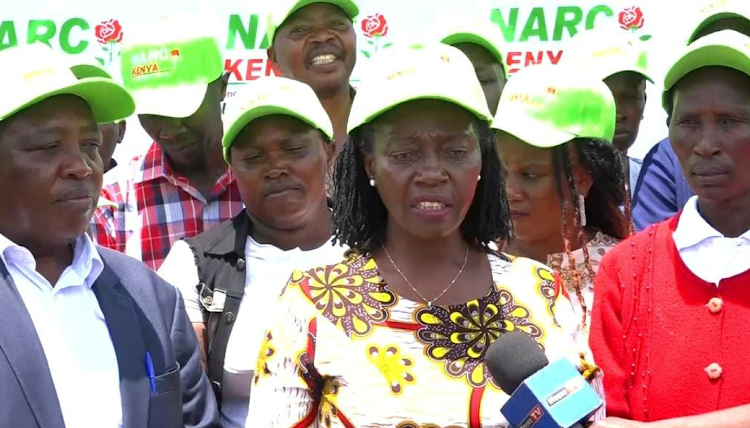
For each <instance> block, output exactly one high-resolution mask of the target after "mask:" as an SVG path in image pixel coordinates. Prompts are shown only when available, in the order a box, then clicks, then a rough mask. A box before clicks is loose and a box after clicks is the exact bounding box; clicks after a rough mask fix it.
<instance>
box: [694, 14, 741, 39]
mask: <svg viewBox="0 0 750 428" xmlns="http://www.w3.org/2000/svg"><path fill="white" fill-rule="evenodd" d="M728 18H740V19H744V20H746V21H748V22H750V19H748V18H747V17H746V16H744V15H743V14H742V13H740V12H731V11H727V12H721V13H717V14H714V15H711V16H708V17H706V19H704V20H703V21H701V22H700V23H699V24H698V25H696V26H695V29H694V30H693V32H692V34H690V37H689V38H688V41H687V44H691V43H693V42H695V41H696V40H697V39H698V33H700V32H701V31H703V29H704V28H706V27H707V26H709V25H711V24H713V23H714V22H716V21H718V20H720V19H728Z"/></svg>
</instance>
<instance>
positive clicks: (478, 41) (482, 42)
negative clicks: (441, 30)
mask: <svg viewBox="0 0 750 428" xmlns="http://www.w3.org/2000/svg"><path fill="white" fill-rule="evenodd" d="M441 42H442V43H445V44H446V45H451V46H455V45H457V44H459V43H471V44H475V45H478V46H481V47H483V48H485V49H487V50H488V51H489V52H490V54H492V56H493V57H495V60H497V62H499V63H500V65H501V66H502V67H503V73H505V74H506V76H507V74H508V72H507V70H506V68H507V67H505V58H503V54H502V52H500V50H499V49H498V48H497V47H496V46H494V45H493V44H492V43H491V42H490V41H489V40H487V39H486V38H485V37H483V36H481V35H479V34H475V33H470V32H457V33H454V34H450V35H448V36H446V37H444V38H443V40H441Z"/></svg>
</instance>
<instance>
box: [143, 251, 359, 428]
mask: <svg viewBox="0 0 750 428" xmlns="http://www.w3.org/2000/svg"><path fill="white" fill-rule="evenodd" d="M345 251H346V248H345V247H342V246H339V245H337V246H334V245H333V243H332V242H330V241H329V242H327V243H326V244H324V245H322V246H320V247H318V248H315V249H313V250H309V251H302V250H300V249H299V248H295V249H293V250H289V251H283V250H281V249H279V248H277V247H274V246H273V245H268V244H259V243H257V242H256V241H255V240H254V239H252V238H250V237H248V238H247V243H246V244H245V261H246V268H245V272H246V276H245V294H244V295H243V297H242V302H241V303H240V309H239V311H237V319H236V320H235V324H234V327H233V329H232V334H231V335H230V336H229V343H228V344H227V353H226V356H225V357H224V379H223V384H222V402H221V415H220V416H221V426H222V427H224V428H244V426H245V419H247V409H248V403H249V401H250V388H251V386H252V378H253V374H254V370H255V365H256V360H257V357H258V353H259V352H260V345H261V341H262V337H263V333H264V332H265V331H266V328H267V327H268V325H267V324H268V322H269V320H270V319H271V318H272V314H273V313H274V312H275V308H276V305H275V303H276V300H277V299H278V297H279V295H280V294H281V291H282V290H283V288H284V286H285V285H286V283H287V281H288V280H289V278H290V276H291V274H292V272H293V271H294V270H295V269H309V268H312V267H315V266H320V265H326V264H332V263H337V262H340V261H341V260H343V258H344V252H345ZM158 273H159V276H161V277H162V278H163V279H164V280H166V281H167V282H169V283H171V284H172V285H174V286H175V287H177V288H178V289H179V290H180V292H181V293H182V297H183V298H184V299H185V308H186V310H187V314H188V317H189V318H190V321H191V322H193V323H203V314H202V313H201V302H200V297H199V295H198V290H197V289H196V284H198V282H200V281H199V279H198V268H197V266H196V265H195V257H194V256H193V252H192V250H191V249H190V246H189V245H188V244H187V243H186V242H185V241H178V242H175V244H174V246H172V249H171V250H170V252H169V255H168V256H167V258H166V259H165V260H164V263H163V264H162V265H161V267H160V268H159V272H158Z"/></svg>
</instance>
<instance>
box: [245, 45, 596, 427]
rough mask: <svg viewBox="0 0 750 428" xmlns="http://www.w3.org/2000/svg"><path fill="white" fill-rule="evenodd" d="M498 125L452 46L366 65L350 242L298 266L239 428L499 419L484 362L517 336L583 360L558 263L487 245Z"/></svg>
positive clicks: (344, 173) (472, 423) (495, 423)
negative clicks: (319, 262) (344, 252)
mask: <svg viewBox="0 0 750 428" xmlns="http://www.w3.org/2000/svg"><path fill="white" fill-rule="evenodd" d="M490 120H491V116H490V113H489V111H488V108H487V103H486V102H485V100H484V95H483V92H482V87H481V85H480V84H479V81H478V80H477V78H476V76H475V74H474V69H473V67H472V65H471V63H470V62H469V60H468V59H467V58H466V56H465V55H464V54H463V53H461V52H460V51H458V50H457V49H455V48H452V47H450V46H447V45H442V44H435V45H412V46H409V47H394V48H391V49H389V50H387V51H384V52H382V53H381V54H379V56H378V58H377V59H374V60H373V61H372V63H371V68H370V70H369V71H368V75H366V76H364V78H363V80H362V83H361V86H360V88H359V91H358V94H357V98H356V99H355V101H354V105H353V107H352V112H351V116H350V119H349V126H348V127H349V131H350V141H349V142H348V143H347V144H346V145H345V147H344V149H343V152H342V153H341V155H340V156H339V159H338V164H337V177H336V179H335V183H336V185H335V188H334V201H335V202H334V204H335V205H334V231H335V236H336V238H337V239H338V240H339V241H341V242H342V243H344V244H347V245H348V246H349V247H350V248H352V251H351V253H350V254H349V256H348V257H347V258H346V260H344V261H342V262H341V263H338V264H334V265H328V266H322V267H318V268H313V269H310V270H305V271H297V272H295V273H294V274H293V275H292V278H291V279H290V281H289V283H288V284H287V286H286V289H285V291H284V293H283V294H282V296H281V300H280V303H279V305H278V306H277V307H278V308H279V311H278V314H277V316H276V318H275V319H274V320H273V321H271V322H270V324H269V325H270V328H269V329H268V331H267V332H266V333H265V337H264V343H263V345H262V347H261V356H260V357H259V359H258V366H257V368H256V371H255V377H254V379H253V382H254V384H253V394H252V397H251V399H250V407H249V411H248V419H247V424H246V426H248V427H252V428H256V427H257V428H261V427H262V428H290V427H325V428H329V427H331V428H333V427H336V428H343V427H347V428H365V427H380V426H382V427H386V426H387V427H397V428H419V427H428V426H429V427H432V426H438V427H480V426H481V427H484V428H493V427H503V426H506V425H507V422H506V421H505V420H504V418H503V417H502V415H501V414H500V412H499V409H500V407H501V406H502V404H503V403H504V402H505V401H506V400H507V399H508V395H507V394H506V392H508V393H510V392H512V391H506V392H504V391H502V390H500V389H499V388H498V387H497V386H496V385H495V383H494V381H493V380H492V379H491V378H490V375H489V372H488V370H487V368H486V367H485V365H484V356H485V353H486V351H487V349H488V348H489V346H490V344H491V343H492V342H493V341H494V340H495V339H496V338H498V337H499V336H500V335H502V334H504V333H506V332H509V331H515V330H518V331H522V332H524V333H526V334H528V335H529V336H531V337H532V338H534V339H536V340H537V341H538V342H539V344H540V345H541V346H542V347H543V348H544V350H545V352H546V353H547V355H548V357H549V358H550V359H554V358H560V357H566V358H568V359H569V360H570V361H571V362H573V363H575V364H576V365H578V366H583V365H584V363H585V361H583V360H582V355H587V354H588V349H587V345H586V343H585V339H584V335H583V334H582V330H581V326H580V323H579V322H578V321H579V319H578V318H577V317H576V316H575V314H574V312H573V309H572V306H571V303H570V301H568V300H567V298H566V297H564V293H563V292H562V291H561V290H560V288H561V287H560V284H559V283H558V282H557V281H556V280H555V277H554V275H553V274H552V272H551V271H550V270H549V269H548V268H546V267H544V266H543V265H541V264H539V263H537V262H535V261H532V260H530V259H524V258H517V259H514V261H513V262H511V261H510V259H509V258H507V257H506V256H504V255H501V254H498V253H495V252H493V251H492V250H491V249H490V247H489V244H490V243H491V242H494V241H496V240H503V239H506V238H508V237H509V235H510V218H509V213H508V203H507V199H506V196H505V190H504V189H505V186H504V183H503V179H502V170H501V166H500V160H499V158H498V155H497V150H496V148H495V139H494V138H493V135H492V132H491V131H490V129H489V126H488V124H489V122H490ZM586 366H587V367H588V365H586ZM590 377H593V382H594V383H595V386H598V385H599V384H600V380H599V378H598V377H596V376H595V375H592V376H590Z"/></svg>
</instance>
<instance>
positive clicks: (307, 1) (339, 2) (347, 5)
mask: <svg viewBox="0 0 750 428" xmlns="http://www.w3.org/2000/svg"><path fill="white" fill-rule="evenodd" d="M315 3H328V4H332V5H334V6H338V7H340V8H341V9H343V11H344V12H345V13H346V15H347V16H348V17H349V18H351V19H354V18H356V17H357V15H359V8H358V7H357V5H356V3H354V2H353V1H351V0H300V1H298V2H297V3H296V4H295V5H294V7H293V8H292V9H290V10H289V13H287V14H286V16H285V17H284V19H283V20H282V21H281V24H283V23H284V21H286V20H287V18H289V17H290V16H291V15H292V14H293V13H294V12H296V11H298V10H300V9H302V8H303V7H305V6H309V5H311V4H315ZM281 24H279V25H281Z"/></svg>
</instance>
